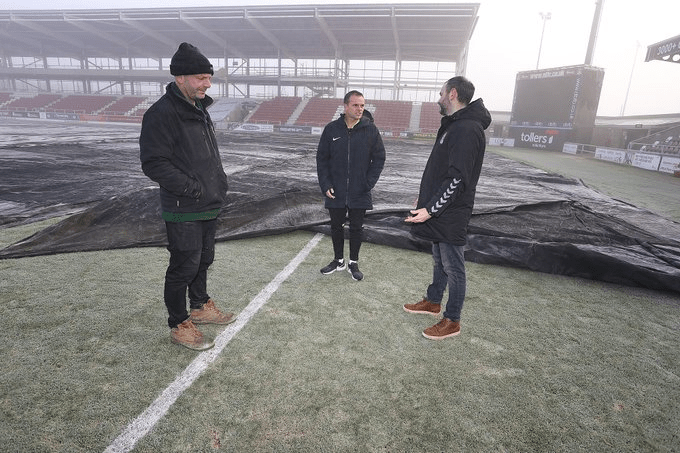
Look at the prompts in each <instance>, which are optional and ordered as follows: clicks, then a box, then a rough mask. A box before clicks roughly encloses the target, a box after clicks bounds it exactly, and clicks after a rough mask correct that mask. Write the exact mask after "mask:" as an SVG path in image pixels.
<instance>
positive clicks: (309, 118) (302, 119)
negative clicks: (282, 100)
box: [295, 98, 342, 127]
mask: <svg viewBox="0 0 680 453" xmlns="http://www.w3.org/2000/svg"><path fill="white" fill-rule="evenodd" d="M338 109H340V111H341V112H342V99H335V98H332V99H329V98H311V99H310V100H309V102H308V103H307V105H306V106H305V108H304V110H302V112H301V113H300V116H299V117H298V119H297V121H295V124H297V125H298V126H318V127H323V126H325V125H326V124H328V123H330V122H331V121H333V120H334V119H335V118H337V114H338Z"/></svg>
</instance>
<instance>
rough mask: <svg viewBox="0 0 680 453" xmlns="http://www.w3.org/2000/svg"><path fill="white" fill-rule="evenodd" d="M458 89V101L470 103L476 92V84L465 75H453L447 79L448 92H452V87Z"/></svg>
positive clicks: (465, 103)
mask: <svg viewBox="0 0 680 453" xmlns="http://www.w3.org/2000/svg"><path fill="white" fill-rule="evenodd" d="M454 88H455V89H456V92H457V93H458V101H459V102H460V103H462V104H464V105H468V104H469V103H470V101H471V100H472V96H474V94H475V86H474V85H473V84H472V82H470V81H469V80H468V79H466V78H465V77H463V76H456V77H452V78H450V79H449V80H447V81H446V92H447V93H450V92H451V90H452V89H454Z"/></svg>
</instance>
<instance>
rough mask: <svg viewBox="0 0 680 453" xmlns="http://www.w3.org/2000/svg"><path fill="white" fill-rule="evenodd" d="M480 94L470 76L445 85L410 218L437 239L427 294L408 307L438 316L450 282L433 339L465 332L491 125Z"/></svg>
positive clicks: (425, 235) (422, 234) (429, 334)
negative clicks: (466, 252)
mask: <svg viewBox="0 0 680 453" xmlns="http://www.w3.org/2000/svg"><path fill="white" fill-rule="evenodd" d="M474 93H475V87H474V85H473V84H472V83H471V82H470V81H469V80H467V79H466V78H465V77H453V78H452V79H449V80H448V81H447V82H446V83H445V84H444V86H443V87H442V89H441V91H440V93H439V94H440V95H441V98H440V99H439V108H440V113H441V114H442V115H443V116H444V117H443V118H442V121H441V127H440V128H439V131H438V132H437V139H436V141H435V143H434V147H433V148H432V152H431V153H430V157H429V159H428V161H427V164H426V165H425V170H424V172H423V177H422V180H421V182H420V193H419V195H418V203H417V205H416V209H414V210H412V211H411V216H410V217H407V218H406V221H407V222H410V223H413V227H412V232H413V234H414V235H415V236H417V237H419V238H422V239H426V240H428V241H432V257H433V259H434V270H433V277H432V283H431V284H430V285H429V287H428V288H427V294H426V296H425V297H424V298H423V300H421V301H420V302H418V303H416V304H405V305H404V310H406V311H407V312H409V313H425V314H430V315H435V316H438V315H439V313H440V311H441V302H442V298H443V295H444V290H445V289H446V287H447V286H448V287H449V299H448V302H447V304H446V310H445V311H444V314H443V316H444V317H443V319H442V320H441V321H440V322H439V323H437V324H435V325H434V326H432V327H428V328H427V329H425V331H424V332H423V336H425V338H429V339H432V340H440V339H443V338H448V337H452V336H455V335H458V334H459V333H460V314H461V311H462V309H463V301H464V299H465V257H464V256H463V249H464V246H465V242H466V234H467V226H468V223H469V222H470V217H471V216H472V208H473V205H474V201H475V192H476V189H477V181H479V175H480V173H481V171H482V161H483V160H484V150H485V148H486V138H485V136H484V130H485V129H486V128H487V127H489V124H491V115H490V114H489V111H488V110H487V109H486V107H484V103H483V102H482V100H481V99H477V100H476V101H474V102H470V101H471V100H472V96H473V95H474Z"/></svg>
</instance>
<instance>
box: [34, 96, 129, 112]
mask: <svg viewBox="0 0 680 453" xmlns="http://www.w3.org/2000/svg"><path fill="white" fill-rule="evenodd" d="M115 100H116V97H115V96H90V95H69V96H66V97H63V98H61V99H59V100H57V101H56V102H54V103H52V104H50V105H49V106H47V107H46V108H45V110H46V111H49V112H68V113H97V112H99V111H100V110H102V109H104V108H105V107H106V106H107V105H109V104H111V103H112V102H114V101H115Z"/></svg>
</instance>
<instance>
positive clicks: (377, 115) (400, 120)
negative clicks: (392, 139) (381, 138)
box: [366, 101, 413, 135]
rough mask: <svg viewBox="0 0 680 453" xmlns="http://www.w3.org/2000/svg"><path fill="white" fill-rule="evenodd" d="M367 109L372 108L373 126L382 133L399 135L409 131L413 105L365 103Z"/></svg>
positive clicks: (380, 102) (409, 103) (407, 103)
mask: <svg viewBox="0 0 680 453" xmlns="http://www.w3.org/2000/svg"><path fill="white" fill-rule="evenodd" d="M367 104H368V105H367V107H366V108H367V109H368V110H369V111H370V110H371V106H373V107H374V109H373V111H372V112H371V113H372V114H373V118H374V119H375V124H376V125H377V126H378V128H379V129H380V130H381V131H382V132H383V133H386V132H391V133H392V134H393V135H399V134H400V133H401V132H404V131H407V130H408V129H409V123H410V121H411V109H412V108H413V103H411V102H408V101H370V102H369V101H367Z"/></svg>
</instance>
